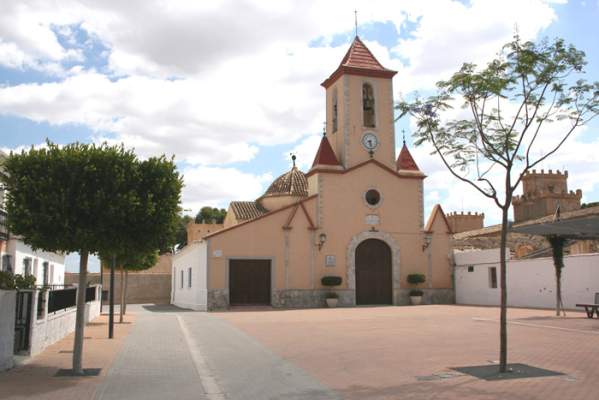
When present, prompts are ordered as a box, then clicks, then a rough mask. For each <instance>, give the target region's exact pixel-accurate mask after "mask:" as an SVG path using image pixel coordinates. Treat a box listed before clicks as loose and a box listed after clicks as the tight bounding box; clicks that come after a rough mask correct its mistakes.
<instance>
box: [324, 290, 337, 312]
mask: <svg viewBox="0 0 599 400" xmlns="http://www.w3.org/2000/svg"><path fill="white" fill-rule="evenodd" d="M325 300H326V302H327V306H328V307H329V308H335V307H337V302H338V301H339V295H338V294H337V293H335V292H329V293H327V294H326V295H325Z"/></svg>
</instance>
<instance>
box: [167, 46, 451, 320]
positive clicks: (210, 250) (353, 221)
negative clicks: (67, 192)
mask: <svg viewBox="0 0 599 400" xmlns="http://www.w3.org/2000/svg"><path fill="white" fill-rule="evenodd" d="M395 74H396V72H395V71H391V70H388V69H386V68H384V67H383V66H382V65H381V64H380V63H379V62H378V61H377V60H376V58H375V57H374V56H373V55H372V53H371V52H370V51H369V50H368V49H367V48H366V46H365V45H364V44H363V43H362V41H361V40H360V39H359V38H358V37H356V38H355V40H354V42H353V43H352V45H351V47H350V48H349V50H348V52H347V54H346V55H345V57H344V58H343V60H342V61H341V64H340V65H339V67H338V68H337V69H336V70H335V71H334V72H333V73H332V74H331V76H330V77H329V78H327V79H326V80H325V81H324V82H323V83H322V86H323V87H324V88H325V90H326V115H327V122H326V132H327V134H326V136H323V138H322V141H321V143H320V147H319V149H318V151H317V153H316V155H315V158H314V162H313V165H312V167H311V168H310V170H309V171H307V172H306V173H304V172H302V171H300V170H299V169H298V168H297V167H296V166H295V165H294V166H293V168H292V169H291V170H290V171H287V172H286V173H284V174H283V175H281V176H280V177H278V178H277V179H276V180H275V181H274V182H273V183H272V184H271V185H270V187H269V188H268V189H267V190H266V192H265V193H264V194H263V195H262V196H260V197H259V198H258V199H257V200H255V201H245V202H232V203H231V204H230V206H229V209H228V213H227V217H226V219H225V221H224V227H223V229H220V230H218V231H216V232H211V233H209V234H207V235H204V236H203V238H202V239H201V240H198V241H195V242H193V243H189V245H188V246H187V247H185V248H184V249H183V250H182V251H181V252H179V253H178V254H176V255H175V256H174V259H173V284H174V285H173V294H172V299H173V303H174V304H177V305H180V306H183V307H188V308H194V309H201V310H213V309H222V308H226V307H228V306H229V305H244V304H264V305H272V306H275V307H320V306H323V305H324V304H325V302H324V298H325V294H326V293H328V292H331V291H334V292H336V293H337V294H338V295H339V304H340V305H345V306H352V305H360V304H408V303H409V299H408V292H409V290H410V289H411V288H413V287H411V286H410V285H409V284H408V283H407V279H406V278H407V276H408V275H409V274H413V273H419V274H424V275H425V276H426V282H425V283H424V284H422V285H421V287H420V288H421V289H424V292H425V297H424V301H425V302H428V303H451V302H453V301H454V291H453V283H452V268H451V264H450V228H449V225H448V222H447V219H446V218H445V214H444V213H443V210H442V209H441V207H440V206H438V205H437V206H435V207H434V209H433V212H432V213H431V215H430V217H429V218H428V222H427V224H426V225H425V224H424V207H423V181H424V179H425V178H426V176H425V175H424V173H423V172H422V171H420V170H419V168H418V166H417V164H416V162H415V161H414V159H413V158H412V156H411V155H410V152H409V150H408V148H407V146H406V145H405V143H404V145H403V147H402V149H401V151H400V154H399V156H398V157H396V154H395V130H394V114H393V105H394V102H393V83H392V78H393V76H394V75H395ZM324 276H338V277H341V279H342V282H341V284H340V285H339V286H337V287H333V288H329V287H324V286H322V285H321V279H322V278H323V277H324Z"/></svg>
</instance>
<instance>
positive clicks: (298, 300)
mask: <svg viewBox="0 0 599 400" xmlns="http://www.w3.org/2000/svg"><path fill="white" fill-rule="evenodd" d="M422 291H423V292H424V296H423V298H422V304H455V292H454V290H453V289H422ZM330 292H334V293H337V294H338V295H339V301H338V303H337V306H338V307H354V306H355V305H356V292H355V290H351V289H337V290H329V289H286V290H275V291H273V293H272V297H271V305H272V306H273V307H275V308H320V307H326V301H325V299H326V294H327V293H330ZM409 293H410V289H397V290H395V293H394V296H393V304H394V305H396V306H407V305H410V296H409ZM228 308H229V290H228V289H210V290H208V311H217V310H226V309H228Z"/></svg>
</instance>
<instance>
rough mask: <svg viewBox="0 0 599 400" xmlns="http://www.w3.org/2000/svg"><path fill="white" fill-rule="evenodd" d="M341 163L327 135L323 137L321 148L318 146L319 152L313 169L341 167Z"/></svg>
mask: <svg viewBox="0 0 599 400" xmlns="http://www.w3.org/2000/svg"><path fill="white" fill-rule="evenodd" d="M340 166H341V165H340V164H339V161H337V157H336V156H335V152H334V151H333V148H332V147H331V144H330V143H329V139H327V137H326V135H323V136H322V140H321V141H320V146H318V151H317V152H316V156H315V157H314V162H313V163H312V169H314V168H321V167H340Z"/></svg>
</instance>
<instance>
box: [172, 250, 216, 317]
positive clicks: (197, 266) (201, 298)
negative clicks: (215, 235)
mask: <svg viewBox="0 0 599 400" xmlns="http://www.w3.org/2000/svg"><path fill="white" fill-rule="evenodd" d="M207 256H208V246H207V243H206V242H205V241H201V242H193V243H192V244H188V245H187V246H185V247H184V248H183V249H182V250H181V251H179V252H178V253H176V254H175V255H174V256H173V274H172V279H173V282H172V295H171V302H172V304H174V305H176V306H178V307H182V308H190V309H192V310H200V311H206V309H207V304H208V280H207V268H206V266H207V261H208V257H207ZM189 268H191V287H189ZM181 271H183V287H181Z"/></svg>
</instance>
